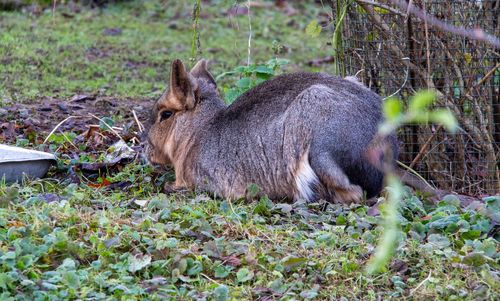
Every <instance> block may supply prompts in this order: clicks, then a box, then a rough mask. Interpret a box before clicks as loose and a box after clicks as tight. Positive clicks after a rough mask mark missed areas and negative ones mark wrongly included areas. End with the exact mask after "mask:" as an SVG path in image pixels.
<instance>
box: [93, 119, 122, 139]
mask: <svg viewBox="0 0 500 301" xmlns="http://www.w3.org/2000/svg"><path fill="white" fill-rule="evenodd" d="M89 115H90V116H92V117H94V118H95V119H97V120H99V121H100V122H101V123H102V124H104V125H105V126H106V127H107V128H108V129H109V130H110V131H111V132H112V133H113V134H115V135H116V137H118V138H119V139H120V140H121V141H123V142H125V139H123V137H122V136H120V134H118V132H117V131H115V129H114V128H113V127H112V126H110V125H109V124H107V123H106V122H105V121H104V120H102V119H101V118H99V117H97V116H96V115H94V114H89Z"/></svg>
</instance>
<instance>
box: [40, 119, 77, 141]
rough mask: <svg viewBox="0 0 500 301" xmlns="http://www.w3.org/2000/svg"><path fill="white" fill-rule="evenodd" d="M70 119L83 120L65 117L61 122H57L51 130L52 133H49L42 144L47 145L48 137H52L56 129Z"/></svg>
mask: <svg viewBox="0 0 500 301" xmlns="http://www.w3.org/2000/svg"><path fill="white" fill-rule="evenodd" d="M72 118H85V116H68V117H66V118H65V119H64V120H63V121H61V122H59V123H58V124H57V125H56V126H55V127H54V128H53V129H52V131H50V133H49V135H48V136H47V138H45V140H43V144H45V143H47V141H49V138H50V136H52V135H53V134H54V133H55V132H56V131H57V129H58V128H59V127H60V126H61V125H63V123H65V122H66V121H68V120H70V119H72Z"/></svg>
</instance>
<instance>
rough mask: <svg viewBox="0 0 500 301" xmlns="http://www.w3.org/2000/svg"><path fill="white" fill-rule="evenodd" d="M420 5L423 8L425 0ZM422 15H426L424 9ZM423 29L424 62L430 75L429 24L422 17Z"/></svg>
mask: <svg viewBox="0 0 500 301" xmlns="http://www.w3.org/2000/svg"><path fill="white" fill-rule="evenodd" d="M422 5H423V6H424V9H425V1H423V2H422ZM410 7H411V3H410V4H409V5H408V9H410ZM424 15H425V16H427V13H426V11H424ZM424 29H425V54H426V63H427V75H428V76H432V73H431V49H430V47H429V26H428V25H427V19H424ZM429 81H431V78H429V79H428V81H427V82H429Z"/></svg>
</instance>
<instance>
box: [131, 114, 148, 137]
mask: <svg viewBox="0 0 500 301" xmlns="http://www.w3.org/2000/svg"><path fill="white" fill-rule="evenodd" d="M132 115H134V120H135V123H137V127H138V128H139V132H141V133H142V132H144V130H145V128H144V125H143V124H142V123H141V122H140V121H139V118H137V114H136V113H135V110H133V109H132Z"/></svg>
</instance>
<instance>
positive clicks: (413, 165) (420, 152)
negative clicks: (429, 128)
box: [409, 125, 443, 169]
mask: <svg viewBox="0 0 500 301" xmlns="http://www.w3.org/2000/svg"><path fill="white" fill-rule="evenodd" d="M442 128H443V126H442V125H440V126H438V127H437V129H436V131H435V132H434V133H433V134H432V135H431V136H430V137H429V138H428V139H427V141H425V143H424V145H423V146H422V148H421V149H420V151H419V152H418V154H417V155H416V156H415V158H414V159H413V161H411V163H410V167H409V168H411V169H413V167H415V165H416V164H417V163H418V161H420V159H421V158H422V156H423V155H424V153H425V152H426V151H427V148H429V145H430V144H431V142H432V140H434V138H435V137H436V136H437V134H438V133H439V131H440V130H441V129H442Z"/></svg>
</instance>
